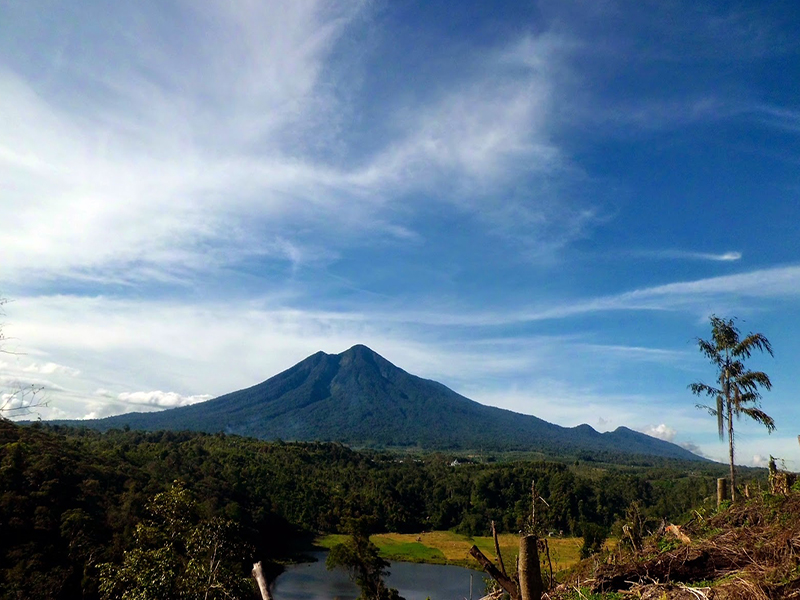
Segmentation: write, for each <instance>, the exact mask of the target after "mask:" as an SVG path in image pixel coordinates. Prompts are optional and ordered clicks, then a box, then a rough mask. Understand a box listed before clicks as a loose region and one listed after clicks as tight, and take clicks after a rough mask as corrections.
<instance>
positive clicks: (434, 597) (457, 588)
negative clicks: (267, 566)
mask: <svg viewBox="0 0 800 600" xmlns="http://www.w3.org/2000/svg"><path fill="white" fill-rule="evenodd" d="M327 554H328V553H327V552H314V553H312V556H314V557H315V558H317V559H318V560H317V562H313V563H302V564H299V565H291V566H289V567H287V568H286V571H285V572H283V573H282V574H281V575H279V576H278V579H277V580H276V581H275V584H274V586H273V588H272V596H273V598H275V600H334V599H337V598H338V599H341V600H353V599H354V598H357V597H358V594H359V590H358V587H357V586H356V585H355V584H353V583H351V582H350V579H349V578H348V576H347V573H346V572H345V571H344V570H342V569H334V570H333V571H328V570H327V569H326V568H325V557H326V556H327ZM389 571H390V573H391V574H390V575H389V577H388V578H386V583H387V585H388V586H389V587H393V588H397V590H398V591H399V592H400V595H401V596H402V597H403V598H405V599H406V600H425V599H426V598H428V597H430V598H431V600H463V599H464V598H467V599H469V580H470V574H472V576H473V584H472V585H473V587H472V597H473V599H477V598H480V597H481V596H483V588H484V583H483V573H482V572H480V571H472V570H470V569H465V568H463V567H454V566H450V565H426V564H421V563H404V562H394V563H392V564H391V565H390V567H389Z"/></svg>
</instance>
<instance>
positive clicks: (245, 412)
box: [80, 345, 701, 460]
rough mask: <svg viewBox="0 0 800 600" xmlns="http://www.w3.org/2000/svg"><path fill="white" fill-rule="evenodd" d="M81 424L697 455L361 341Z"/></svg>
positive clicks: (431, 445)
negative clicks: (554, 418) (606, 428)
mask: <svg viewBox="0 0 800 600" xmlns="http://www.w3.org/2000/svg"><path fill="white" fill-rule="evenodd" d="M80 423H81V424H83V425H86V426H89V427H92V428H98V429H104V430H105V429H110V428H120V427H123V426H125V425H128V426H130V427H131V428H134V429H148V430H156V429H171V430H179V429H188V430H194V431H206V432H218V431H222V432H226V433H232V434H238V435H243V436H251V437H257V438H262V439H283V440H318V441H339V442H343V443H347V444H354V445H376V446H419V447H422V448H426V449H483V450H535V451H542V452H546V453H548V454H567V453H571V454H572V453H578V452H588V453H594V452H612V453H624V454H644V455H653V456H662V457H670V458H681V459H689V460H701V459H700V458H699V457H697V456H695V455H694V454H692V453H690V452H688V451H686V450H684V449H683V448H680V447H679V446H676V445H674V444H670V443H668V442H664V441H662V440H658V439H655V438H652V437H649V436H646V435H644V434H641V433H638V432H635V431H632V430H630V429H627V428H624V427H620V428H619V429H617V430H616V431H614V432H610V433H603V434H601V433H598V432H597V431H595V430H594V429H592V428H591V427H589V426H588V425H581V426H579V427H574V428H565V427H560V426H558V425H554V424H552V423H548V422H546V421H543V420H542V419H539V418H537V417H533V416H529V415H522V414H518V413H514V412H511V411H508V410H503V409H499V408H494V407H489V406H484V405H482V404H479V403H477V402H474V401H472V400H469V399H468V398H465V397H463V396H461V395H459V394H457V393H456V392H454V391H452V390H450V389H449V388H447V387H445V386H444V385H442V384H440V383H437V382H435V381H430V380H427V379H422V378H420V377H416V376H414V375H411V374H409V373H407V372H406V371H403V370H402V369H400V368H398V367H396V366H394V365H393V364H392V363H390V362H389V361H387V360H386V359H385V358H383V357H382V356H380V355H378V354H376V353H375V352H373V351H372V350H370V349H369V348H367V347H366V346H362V345H357V346H354V347H352V348H350V349H349V350H347V351H345V352H342V353H341V354H326V353H324V352H317V353H316V354H313V355H312V356H309V357H308V358H307V359H305V360H303V361H302V362H300V363H298V364H297V365H295V366H294V367H291V368H290V369H288V370H286V371H284V372H282V373H279V374H278V375H275V376H274V377H272V378H270V379H268V380H267V381H264V382H263V383H260V384H258V385H255V386H253V387H250V388H247V389H244V390H239V391H237V392H232V393H230V394H226V395H224V396H220V397H219V398H215V399H213V400H209V401H207V402H203V403H202V404H196V405H193V406H187V407H182V408H175V409H170V410H165V411H162V412H157V413H131V414H126V415H120V416H116V417H109V418H107V419H101V420H98V421H81V422H80Z"/></svg>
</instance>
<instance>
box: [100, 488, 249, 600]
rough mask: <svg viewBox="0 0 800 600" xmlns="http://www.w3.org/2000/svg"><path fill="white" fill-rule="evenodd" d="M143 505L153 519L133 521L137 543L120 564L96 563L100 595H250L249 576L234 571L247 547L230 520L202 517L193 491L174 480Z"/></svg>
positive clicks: (220, 598) (146, 598) (124, 599)
mask: <svg viewBox="0 0 800 600" xmlns="http://www.w3.org/2000/svg"><path fill="white" fill-rule="evenodd" d="M147 508H148V511H149V512H150V514H151V515H152V518H151V519H148V520H146V521H143V522H140V523H138V524H137V525H136V530H135V532H134V538H135V541H136V546H135V547H134V548H133V549H131V550H128V551H126V552H125V555H124V558H123V562H122V564H121V565H116V564H113V563H104V564H101V565H99V569H100V592H101V594H102V597H103V598H104V600H160V599H162V598H186V599H187V600H188V599H192V600H194V599H201V598H202V599H203V600H226V599H229V600H236V599H243V598H250V597H252V584H251V582H250V580H249V578H248V577H245V576H243V574H242V573H241V572H237V571H240V570H241V569H240V568H239V569H237V565H238V566H239V567H240V565H241V564H242V562H243V559H244V555H245V552H246V548H245V545H244V544H242V543H240V542H239V541H238V539H239V538H240V537H241V535H240V533H241V532H239V531H237V527H236V525H235V524H234V523H233V522H232V521H229V520H226V519H222V518H219V517H213V518H211V519H203V518H201V517H200V516H199V514H198V506H197V501H196V500H195V498H194V496H193V495H192V494H191V493H190V492H189V491H188V490H187V489H186V488H184V487H183V485H182V484H181V483H179V482H175V483H174V484H173V485H172V487H171V488H170V489H168V490H167V491H165V492H162V493H160V494H157V495H156V496H155V497H154V498H153V499H152V500H151V501H150V503H149V504H148V507H147Z"/></svg>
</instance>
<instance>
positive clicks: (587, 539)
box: [581, 523, 608, 558]
mask: <svg viewBox="0 0 800 600" xmlns="http://www.w3.org/2000/svg"><path fill="white" fill-rule="evenodd" d="M581 534H582V535H583V545H582V546H581V558H588V557H589V556H592V555H593V554H597V553H599V552H601V551H602V550H603V544H605V543H606V540H607V539H608V529H607V528H605V527H603V526H602V525H597V524H595V523H584V524H583V525H581Z"/></svg>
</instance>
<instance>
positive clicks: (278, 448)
mask: <svg viewBox="0 0 800 600" xmlns="http://www.w3.org/2000/svg"><path fill="white" fill-rule="evenodd" d="M585 458H586V459H588V458H590V457H585ZM453 459H454V456H451V455H443V454H428V455H420V456H412V455H397V454H390V453H380V452H374V451H371V452H358V451H354V450H351V449H349V448H347V447H345V446H343V445H340V444H328V443H325V444H323V443H281V442H264V441H258V440H254V439H249V438H241V437H237V436H226V435H223V434H213V435H212V434H202V433H193V432H192V433H189V432H186V433H175V432H158V433H144V432H138V431H122V430H112V431H109V432H106V433H98V432H96V431H92V430H85V429H73V428H67V427H59V426H52V427H50V426H45V425H42V424H35V425H32V426H18V425H15V424H12V423H10V422H8V421H2V422H0V492H1V493H2V496H0V540H2V546H1V548H2V550H1V551H0V595H2V597H4V598H6V597H8V598H79V597H84V598H99V597H101V590H100V585H99V566H100V565H101V564H103V563H109V564H121V563H122V562H123V557H124V556H125V554H124V552H125V551H126V550H130V549H131V548H133V547H135V545H136V543H137V537H136V532H137V528H139V529H141V527H140V525H141V523H142V522H145V521H147V520H148V519H151V517H152V515H151V514H150V513H148V506H149V503H150V502H151V501H152V499H153V498H154V497H157V496H158V494H160V493H162V492H165V491H167V490H169V489H171V488H172V486H173V483H174V482H180V485H181V486H182V489H183V488H185V489H186V490H187V493H190V494H191V495H192V499H193V500H192V502H193V506H195V508H194V509H193V510H195V511H196V513H197V519H199V520H200V521H198V522H203V523H206V522H212V520H214V519H217V520H219V519H224V520H225V522H226V523H229V524H230V526H231V527H234V528H235V529H236V531H237V539H239V541H241V542H242V544H243V546H242V547H246V548H247V549H248V552H247V554H248V555H247V556H244V557H243V558H242V559H241V564H239V565H237V566H236V568H237V569H239V571H240V574H242V575H246V574H247V573H248V572H249V567H250V566H251V565H252V562H254V561H255V560H262V561H265V563H269V564H273V565H274V564H275V562H277V561H281V560H285V559H286V558H288V557H289V556H290V555H291V554H292V553H293V552H294V551H296V550H297V549H298V547H301V546H302V543H303V542H306V543H307V542H308V541H309V540H310V539H311V538H312V537H313V535H315V534H318V533H322V532H335V531H340V530H341V529H342V528H343V527H344V526H345V524H346V523H347V522H348V520H349V519H352V518H358V517H367V518H368V519H369V520H370V522H372V523H373V524H374V527H375V529H376V531H377V530H383V531H399V532H418V531H424V530H434V529H454V530H456V531H458V532H461V533H466V534H470V535H476V534H480V535H485V534H487V533H488V529H489V524H490V521H491V520H494V521H496V522H497V524H498V527H499V528H500V530H501V531H512V532H516V531H518V530H520V529H522V528H523V527H524V524H525V520H526V518H527V515H528V513H529V509H530V486H531V481H532V480H534V479H535V480H536V487H537V491H538V493H540V494H541V495H542V497H543V498H544V499H545V500H546V501H547V504H548V505H549V506H548V507H547V508H546V509H545V510H543V511H540V513H539V519H540V520H541V522H542V523H543V524H544V526H545V527H546V528H547V529H549V530H552V531H555V532H563V533H564V534H575V535H580V534H581V531H582V528H584V527H586V525H587V524H595V525H598V526H601V527H604V528H610V527H612V526H613V525H614V523H615V522H616V521H617V520H618V519H619V518H620V517H622V516H623V515H624V514H625V510H626V508H628V506H629V505H630V504H631V503H632V502H634V501H638V502H640V503H641V505H642V506H643V507H644V510H645V512H646V514H647V515H648V516H649V517H650V518H653V519H659V518H662V517H665V518H672V519H674V518H677V517H678V516H679V515H680V514H682V513H684V512H686V511H688V510H689V509H691V508H692V507H695V506H697V505H699V504H700V503H702V502H703V501H704V500H705V499H706V498H708V497H710V496H711V495H712V494H713V486H714V478H715V477H717V476H718V475H719V473H720V470H721V469H722V470H724V467H723V466H721V465H717V464H715V463H698V462H691V463H685V464H684V463H676V462H674V461H672V462H671V461H668V460H666V459H653V461H650V462H648V461H640V464H636V465H633V464H630V465H627V466H616V467H609V466H608V465H600V464H598V463H596V462H587V461H586V460H577V461H574V462H573V461H571V462H570V463H569V464H565V463H559V462H542V461H525V460H513V461H505V460H497V461H495V462H486V461H485V460H484V461H483V462H481V463H476V462H470V461H469V460H465V458H464V457H460V458H459V460H460V461H462V462H461V464H459V465H456V466H454V465H453V464H452V461H453ZM148 522H152V519H151V521H148ZM198 526H199V525H198ZM289 540H294V541H296V542H297V543H298V546H297V547H291V544H290V543H289Z"/></svg>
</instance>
